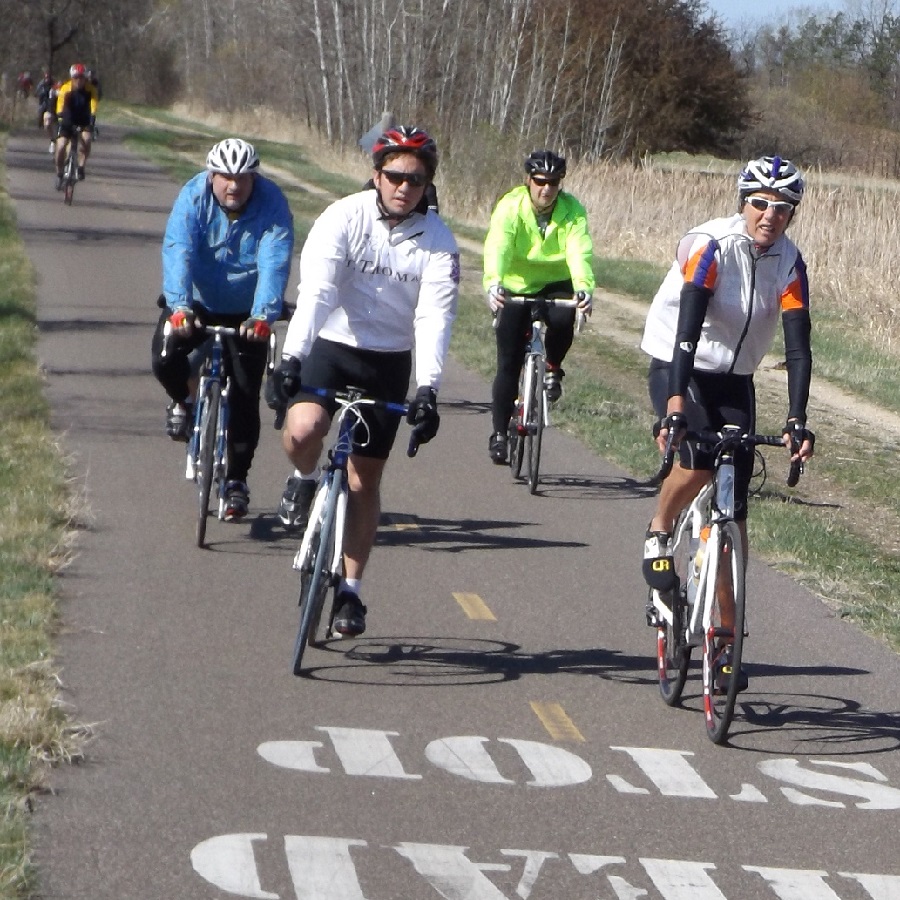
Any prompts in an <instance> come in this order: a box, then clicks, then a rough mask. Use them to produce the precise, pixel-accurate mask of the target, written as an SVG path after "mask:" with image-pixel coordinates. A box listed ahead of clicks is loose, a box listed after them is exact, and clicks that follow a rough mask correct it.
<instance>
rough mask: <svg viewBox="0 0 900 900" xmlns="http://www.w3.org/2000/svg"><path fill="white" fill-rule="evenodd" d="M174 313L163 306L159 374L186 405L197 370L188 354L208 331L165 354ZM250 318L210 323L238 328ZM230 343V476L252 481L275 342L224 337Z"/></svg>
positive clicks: (157, 335)
mask: <svg viewBox="0 0 900 900" xmlns="http://www.w3.org/2000/svg"><path fill="white" fill-rule="evenodd" d="M168 315H169V310H163V312H162V315H161V316H160V317H159V322H158V324H157V326H156V331H155V332H154V334H153V344H152V361H153V374H154V375H155V376H156V378H157V380H158V381H159V383H160V384H161V385H162V386H163V387H164V388H165V389H166V393H167V394H168V395H169V397H171V398H172V399H173V400H175V401H176V402H178V403H181V402H183V401H184V400H185V399H186V398H187V396H188V377H189V376H190V372H191V364H190V360H189V359H188V356H189V355H190V352H191V351H192V350H194V349H196V348H197V347H199V346H200V344H202V343H203V342H204V341H205V340H206V336H205V335H204V334H203V333H202V332H194V333H193V334H192V335H191V336H190V337H187V338H175V339H174V340H173V339H172V338H170V339H169V347H168V349H167V351H166V355H165V356H161V350H162V343H163V327H164V326H165V324H166V319H167V318H168ZM246 318H247V316H246V315H243V316H217V317H215V319H214V320H213V319H212V317H208V321H209V324H210V325H227V326H230V327H233V328H236V327H237V326H238V325H240V324H241V322H243V321H244V320H245V319H246ZM224 344H225V346H226V357H227V359H228V360H230V373H231V394H230V396H229V407H230V410H231V420H230V422H229V428H228V436H229V444H230V446H229V451H228V473H227V477H228V480H229V481H230V480H232V479H233V480H236V481H246V480H247V473H248V472H249V471H250V464H251V463H252V462H253V454H254V453H255V451H256V445H257V444H258V443H259V432H260V420H259V391H260V387H261V385H262V380H263V375H264V374H265V371H266V361H267V359H268V355H269V345H268V344H267V343H266V342H265V341H245V340H241V339H240V338H236V337H226V338H224Z"/></svg>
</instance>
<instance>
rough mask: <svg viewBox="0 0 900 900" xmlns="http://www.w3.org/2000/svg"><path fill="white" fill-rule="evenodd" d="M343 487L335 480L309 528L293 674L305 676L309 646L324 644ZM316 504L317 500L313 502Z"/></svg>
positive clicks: (302, 567) (301, 573)
mask: <svg viewBox="0 0 900 900" xmlns="http://www.w3.org/2000/svg"><path fill="white" fill-rule="evenodd" d="M339 492H340V485H339V484H338V482H337V481H332V482H331V483H330V485H329V487H328V496H327V497H326V498H325V509H324V514H323V515H322V516H321V517H316V518H315V519H313V518H310V520H309V525H308V526H307V528H312V529H314V532H313V535H312V540H311V541H310V543H309V551H308V553H307V556H306V559H305V560H304V561H303V564H302V566H301V568H300V626H299V628H298V630H297V639H296V640H295V641H294V662H293V672H294V674H295V675H301V674H303V652H304V650H305V649H306V646H307V644H312V645H316V644H317V643H320V642H319V640H318V637H317V632H318V630H319V623H320V622H321V619H322V608H323V606H324V605H325V596H326V594H327V593H328V588H329V587H330V586H331V557H332V551H333V548H334V528H335V521H336V512H337V498H338V494H339ZM313 503H315V501H313Z"/></svg>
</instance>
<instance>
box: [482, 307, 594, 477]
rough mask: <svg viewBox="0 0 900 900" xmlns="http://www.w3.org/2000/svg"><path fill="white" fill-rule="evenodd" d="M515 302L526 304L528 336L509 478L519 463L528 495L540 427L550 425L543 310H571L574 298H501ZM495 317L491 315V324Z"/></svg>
mask: <svg viewBox="0 0 900 900" xmlns="http://www.w3.org/2000/svg"><path fill="white" fill-rule="evenodd" d="M506 303H509V304H519V305H522V306H528V307H530V312H531V337H530V339H529V341H528V349H527V350H526V352H525V359H524V361H523V363H522V371H521V374H520V376H519V396H518V398H517V399H516V411H515V414H514V415H513V417H512V418H511V419H510V421H509V429H508V440H509V466H510V468H511V469H512V473H513V478H520V477H521V475H522V467H523V465H524V466H525V467H526V469H527V471H528V487H529V490H530V491H531V493H532V494H534V493H535V492H536V491H537V487H538V483H539V480H540V469H541V445H542V442H543V437H544V429H545V428H549V427H550V401H549V400H548V399H547V387H546V385H545V383H544V375H545V374H546V372H547V359H546V355H545V352H544V332H545V330H546V327H547V310H548V309H549V308H550V307H551V306H562V307H567V308H570V309H574V308H575V307H577V306H578V301H577V300H576V299H575V298H574V297H572V296H571V295H568V296H556V295H553V296H547V297H542V296H537V297H534V296H532V297H526V296H521V295H518V294H512V295H510V296H507V297H505V298H504V304H506ZM496 323H497V319H496V317H495V319H494V324H495V325H496ZM583 324H584V314H583V313H579V314H578V316H577V319H576V328H577V330H578V331H581V328H582V326H583Z"/></svg>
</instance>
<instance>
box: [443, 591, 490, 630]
mask: <svg viewBox="0 0 900 900" xmlns="http://www.w3.org/2000/svg"><path fill="white" fill-rule="evenodd" d="M453 599H454V600H455V601H456V602H457V603H458V604H459V605H460V606H461V607H462V608H463V612H464V613H465V614H466V615H467V616H468V617H469V618H470V619H478V620H480V621H482V622H496V621H497V617H496V616H495V615H494V614H493V613H492V612H491V611H490V609H488V605H487V603H485V602H484V600H482V599H481V597H479V596H478V594H464V593H457V592H455V591H454V593H453Z"/></svg>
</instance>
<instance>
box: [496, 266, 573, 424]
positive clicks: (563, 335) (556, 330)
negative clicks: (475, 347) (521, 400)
mask: <svg viewBox="0 0 900 900" xmlns="http://www.w3.org/2000/svg"><path fill="white" fill-rule="evenodd" d="M544 290H545V291H547V292H562V291H568V292H569V293H570V294H571V291H572V285H571V283H569V284H568V286H564V287H561V288H560V287H559V286H557V285H548V286H547V287H546V288H545V289H544ZM574 337H575V310H574V309H567V308H565V307H559V308H556V307H550V308H549V309H548V310H547V331H546V334H545V337H544V345H545V346H544V349H545V352H546V355H547V362H548V363H549V364H550V365H553V366H561V365H562V362H563V360H564V359H565V358H566V354H567V353H568V352H569V348H570V347H571V346H572V340H573V339H574ZM496 338H497V374H496V376H495V377H494V387H493V391H492V395H491V423H492V426H493V430H494V431H495V432H496V431H502V432H503V433H504V434H505V433H506V428H507V426H508V425H509V419H510V416H512V414H513V407H514V406H515V402H516V395H517V394H518V393H519V372H520V371H521V369H522V362H523V360H524V359H525V350H526V348H527V347H528V342H529V340H530V339H531V312H530V310H529V308H528V307H527V306H519V305H518V304H516V305H509V306H506V307H504V309H503V312H502V313H501V315H500V321H499V322H498V323H497V328H496Z"/></svg>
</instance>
